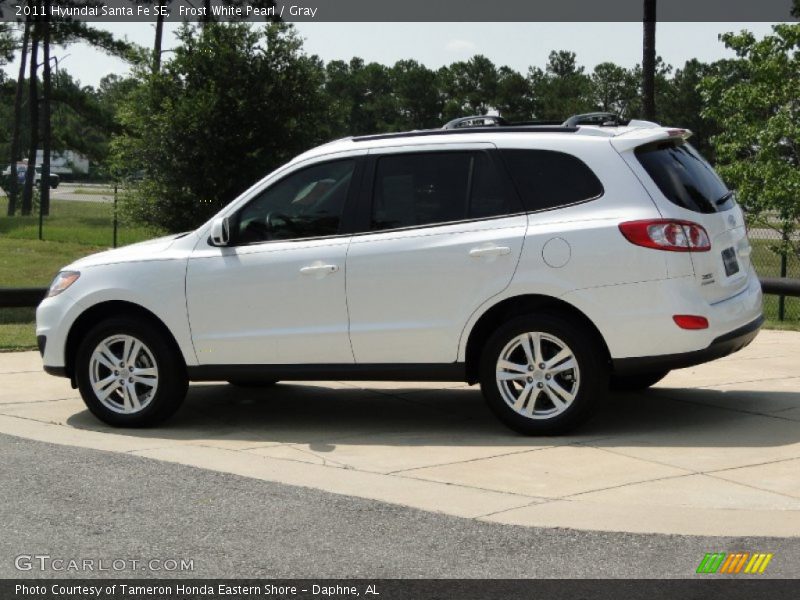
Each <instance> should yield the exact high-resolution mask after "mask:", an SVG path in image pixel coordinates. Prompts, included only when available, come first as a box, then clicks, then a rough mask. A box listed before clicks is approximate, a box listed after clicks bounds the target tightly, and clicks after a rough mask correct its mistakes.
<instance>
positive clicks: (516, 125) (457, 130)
mask: <svg viewBox="0 0 800 600" xmlns="http://www.w3.org/2000/svg"><path fill="white" fill-rule="evenodd" d="M625 124H627V121H624V120H623V119H621V118H620V117H619V115H616V114H614V113H609V112H596V113H586V114H582V115H573V116H571V117H570V118H569V119H567V120H566V121H564V122H563V123H559V122H558V121H522V122H511V121H508V120H506V119H504V118H503V117H501V116H499V115H472V116H469V117H459V118H458V119H453V120H452V121H448V122H447V123H445V124H444V126H443V127H442V128H441V129H421V130H417V131H402V132H397V133H379V134H375V135H361V136H357V137H354V138H352V140H353V141H354V142H366V141H369V140H389V139H392V138H400V137H423V136H431V135H450V134H459V135H460V134H464V133H486V132H509V133H513V132H516V133H575V132H576V131H578V126H579V125H599V126H601V127H617V126H620V125H625Z"/></svg>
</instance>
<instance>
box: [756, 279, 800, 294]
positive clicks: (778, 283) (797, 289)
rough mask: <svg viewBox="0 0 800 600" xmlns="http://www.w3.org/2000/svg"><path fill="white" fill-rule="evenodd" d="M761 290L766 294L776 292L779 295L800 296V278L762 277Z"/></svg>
mask: <svg viewBox="0 0 800 600" xmlns="http://www.w3.org/2000/svg"><path fill="white" fill-rule="evenodd" d="M761 291H763V292H764V293H765V294H775V295H777V296H796V297H800V279H789V278H782V277H762V278H761Z"/></svg>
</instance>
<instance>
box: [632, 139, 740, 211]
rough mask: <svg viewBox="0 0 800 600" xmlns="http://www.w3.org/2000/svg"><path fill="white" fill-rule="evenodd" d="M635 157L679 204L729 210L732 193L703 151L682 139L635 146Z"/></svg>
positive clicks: (697, 208) (705, 209) (696, 207)
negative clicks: (703, 155) (705, 157)
mask: <svg viewBox="0 0 800 600" xmlns="http://www.w3.org/2000/svg"><path fill="white" fill-rule="evenodd" d="M635 152H636V158H637V159H638V161H639V163H640V164H641V165H642V167H644V170H645V171H647V174H648V175H650V178H651V179H652V180H653V182H654V183H655V184H656V185H657V186H658V189H659V190H661V193H662V194H664V196H665V197H666V198H667V200H669V201H670V202H672V203H673V204H676V205H677V206H680V207H682V208H686V209H689V210H691V211H694V212H699V213H705V214H709V213H715V212H721V211H724V210H728V209H729V208H732V207H733V204H734V202H735V200H734V198H733V194H732V193H731V192H730V190H728V188H727V186H726V185H725V184H724V183H723V181H722V179H720V177H719V175H717V173H716V172H715V171H714V169H713V168H712V167H711V165H710V164H708V162H707V161H706V160H705V159H704V158H703V157H702V156H700V153H699V152H698V151H697V150H695V149H694V148H693V147H692V146H691V145H689V144H687V143H686V142H684V141H683V140H680V141H675V140H668V141H664V142H654V143H651V144H646V145H644V146H640V147H639V148H637V149H636V151H635Z"/></svg>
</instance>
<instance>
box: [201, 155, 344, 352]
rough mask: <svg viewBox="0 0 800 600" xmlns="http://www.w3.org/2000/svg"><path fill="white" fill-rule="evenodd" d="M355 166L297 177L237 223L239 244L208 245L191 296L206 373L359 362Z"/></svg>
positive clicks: (336, 164) (324, 166)
mask: <svg viewBox="0 0 800 600" xmlns="http://www.w3.org/2000/svg"><path fill="white" fill-rule="evenodd" d="M354 171H355V159H352V158H349V159H343V160H336V161H330V162H325V163H317V164H315V165H312V166H310V167H307V168H303V169H300V170H297V171H294V172H292V173H290V174H289V175H287V176H285V177H284V178H282V179H281V180H279V181H278V182H276V183H275V184H273V185H270V186H269V187H268V188H267V189H266V190H264V191H263V192H262V193H261V194H259V195H257V196H256V197H255V198H254V199H252V200H251V201H250V202H248V203H247V204H246V205H245V206H244V207H242V208H241V209H240V210H238V211H237V212H236V213H235V214H234V215H232V216H231V217H230V222H231V245H229V246H227V247H223V248H217V247H213V246H211V245H210V244H208V242H207V240H201V241H200V243H199V244H198V246H197V248H196V249H195V252H194V253H193V255H192V257H191V258H190V260H189V265H188V270H187V274H186V298H187V310H188V312H189V321H190V325H191V330H192V340H193V342H194V346H195V351H196V353H197V358H198V360H199V362H200V364H202V365H237V364H238V365H253V364H315V363H325V364H330V363H338V364H348V363H350V364H352V363H353V354H352V351H351V349H350V341H349V338H348V322H347V304H346V300H345V258H346V255H347V247H348V244H349V241H350V236H348V235H342V234H341V233H340V232H341V217H342V213H343V210H344V207H345V203H346V201H347V198H348V195H349V193H351V191H352V186H351V185H350V183H351V180H352V179H353V173H354Z"/></svg>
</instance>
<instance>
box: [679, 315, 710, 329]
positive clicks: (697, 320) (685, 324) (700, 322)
mask: <svg viewBox="0 0 800 600" xmlns="http://www.w3.org/2000/svg"><path fill="white" fill-rule="evenodd" d="M672 320H673V321H675V324H676V325H677V326H678V327H680V328H681V329H708V319H706V318H705V317H701V316H699V315H674V316H673V317H672Z"/></svg>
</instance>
